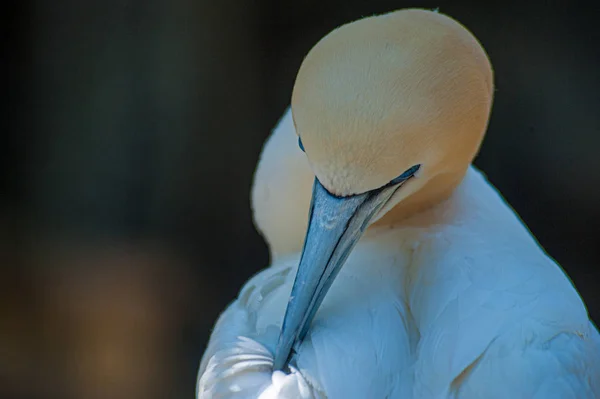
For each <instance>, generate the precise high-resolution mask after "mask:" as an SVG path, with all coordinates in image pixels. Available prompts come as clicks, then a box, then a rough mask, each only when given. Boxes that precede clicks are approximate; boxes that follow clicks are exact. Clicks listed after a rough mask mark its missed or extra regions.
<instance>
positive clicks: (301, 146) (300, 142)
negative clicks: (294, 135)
mask: <svg viewBox="0 0 600 399" xmlns="http://www.w3.org/2000/svg"><path fill="white" fill-rule="evenodd" d="M298 147H300V149H301V150H302V152H305V151H304V144H302V139H301V138H300V137H298Z"/></svg>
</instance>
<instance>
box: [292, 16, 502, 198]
mask: <svg viewBox="0 0 600 399" xmlns="http://www.w3.org/2000/svg"><path fill="white" fill-rule="evenodd" d="M492 96H493V74H492V69H491V65H490V62H489V60H488V58H487V56H486V53H485V51H484V50H483V48H482V47H481V45H480V44H479V43H478V41H477V40H476V39H475V37H474V36H473V35H472V34H471V33H470V32H469V31H468V30H467V29H466V28H464V27H463V26H462V25H461V24H459V23H458V22H456V21H454V20H453V19H451V18H449V17H447V16H445V15H442V14H439V13H436V12H432V11H425V10H418V9H409V10H401V11H396V12H392V13H389V14H386V15H381V16H375V17H370V18H365V19H362V20H359V21H356V22H352V23H349V24H347V25H344V26H342V27H340V28H338V29H336V30H334V31H332V32H331V33H329V34H328V35H327V36H325V37H324V38H323V39H322V40H321V41H319V42H318V43H317V44H316V45H315V46H314V47H313V48H312V50H311V51H310V52H309V53H308V55H307V56H306V58H305V60H304V62H303V63H302V66H301V67H300V71H299V73H298V77H297V79H296V83H295V86H294V91H293V95H292V114H293V119H294V124H295V127H296V132H297V134H298V135H299V136H300V138H301V140H302V143H303V145H304V148H305V150H306V156H307V157H308V162H309V163H310V165H311V168H312V170H313V172H314V174H315V175H316V177H317V178H318V179H319V181H320V182H321V184H323V186H324V187H325V188H326V189H327V190H328V191H329V192H331V193H332V194H335V195H339V196H349V195H352V194H360V193H364V192H367V191H369V190H373V189H375V188H378V187H381V186H383V185H385V184H386V183H388V182H390V181H391V180H392V179H394V178H396V177H397V176H398V175H400V174H402V173H403V172H404V171H406V170H407V169H408V168H410V167H411V166H413V165H417V164H420V165H421V169H420V171H419V177H420V178H419V179H414V182H411V187H412V188H411V189H409V187H408V185H407V187H406V188H403V190H400V191H399V192H402V193H403V194H404V195H405V196H406V195H408V194H410V193H412V192H414V191H415V190H418V189H419V188H420V187H422V186H423V185H426V184H427V182H428V181H431V180H432V179H433V178H434V177H435V176H437V175H447V174H448V175H453V176H456V175H460V176H461V177H462V175H464V173H465V171H466V169H467V167H468V165H469V164H470V163H471V161H472V159H473V158H474V156H475V154H476V152H477V150H478V148H479V146H480V143H481V140H482V138H483V135H484V132H485V129H486V125H487V121H488V117H489V112H490V108H491V103H492ZM452 180H457V179H452Z"/></svg>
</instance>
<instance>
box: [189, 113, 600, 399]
mask: <svg viewBox="0 0 600 399" xmlns="http://www.w3.org/2000/svg"><path fill="white" fill-rule="evenodd" d="M284 122H285V120H284ZM288 122H289V120H288ZM291 128H293V127H291V126H289V125H288V126H282V127H280V131H279V132H276V133H275V134H281V135H289V136H290V138H292V137H294V136H293V132H291V131H290V130H291ZM299 256H300V254H299V253H292V254H289V255H286V256H283V257H281V258H280V259H278V260H277V261H276V262H275V263H274V264H273V265H271V266H270V267H269V268H267V269H265V270H263V271H262V272H260V273H259V274H258V275H256V276H255V277H253V278H252V279H251V280H250V281H248V283H247V284H246V285H245V286H244V288H243V289H242V290H241V292H240V295H239V297H238V299H237V300H236V301H235V302H234V303H232V304H231V305H230V306H229V307H228V309H227V310H226V311H225V312H224V313H223V315H222V316H221V318H220V319H219V321H218V323H217V325H216V327H215V330H214V331H213V334H212V338H211V341H210V343H209V346H208V349H207V351H206V353H205V355H204V358H203V361H202V365H201V367H200V374H199V376H200V379H199V386H198V387H199V392H198V396H199V398H217V397H219V398H220V397H223V398H232V399H233V398H261V399H269V398H286V399H288V398H289V399H293V398H331V399H335V398H348V399H350V398H357V399H359V398H390V399H392V398H399V399H411V398H414V399H426V398H436V399H438V398H439V399H442V398H444V399H445V398H461V399H463V398H464V399H466V398H489V399H493V398H507V397H510V398H515V399H517V398H540V399H541V398H545V399H552V398H577V399H584V398H585V399H587V398H590V399H592V398H597V397H599V395H600V336H599V335H598V332H597V330H596V329H595V327H594V326H593V325H592V323H591V322H590V321H589V318H588V315H587V312H586V309H585V306H584V304H583V303H582V301H581V299H580V297H579V295H578V294H577V292H576V291H575V289H574V288H573V286H572V284H571V282H570V281H569V279H568V278H567V277H566V276H565V274H564V273H563V271H562V270H561V269H560V267H559V266H558V265H557V264H556V263H555V262H554V261H553V260H552V259H551V258H549V257H548V256H547V255H546V254H545V253H544V251H543V250H542V249H541V248H540V246H539V245H538V244H537V242H536V241H535V239H534V238H533V237H532V236H531V234H530V233H529V231H528V230H527V228H526V227H525V226H524V225H523V224H522V222H521V221H520V220H519V219H518V217H517V216H516V215H515V214H514V212H513V211H512V210H511V209H510V208H509V207H508V206H507V204H506V203H505V202H504V200H503V199H502V197H501V196H500V195H499V194H498V192H497V191H496V190H495V189H494V188H493V187H492V186H491V185H490V184H489V183H488V181H487V180H486V179H485V178H484V176H483V175H482V174H481V172H479V171H478V170H476V169H475V168H474V167H471V168H470V169H469V171H468V173H467V175H466V177H465V179H464V180H463V182H462V183H461V184H460V186H459V187H458V188H457V189H456V191H455V192H454V193H453V195H452V196H451V197H450V198H449V199H448V200H446V201H445V202H443V203H441V204H438V205H437V206H435V207H433V208H431V209H429V210H426V211H424V212H421V213H419V214H417V215H415V216H413V217H411V218H409V219H407V220H404V221H403V222H402V223H401V224H399V225H397V226H391V227H390V226H385V227H379V228H377V227H376V228H372V229H369V230H368V231H367V234H366V235H365V236H364V237H363V238H362V240H361V241H360V242H359V243H358V244H357V246H356V247H355V249H354V250H353V252H352V254H351V255H350V257H349V258H348V261H347V262H346V265H345V266H344V268H343V269H342V270H341V271H340V273H339V275H338V277H337V279H336V281H335V282H334V284H333V286H332V288H331V290H330V291H329V293H328V295H327V297H326V298H325V300H324V301H323V305H322V307H321V308H320V310H319V313H317V315H316V317H315V320H314V322H313V324H312V328H311V330H310V331H309V333H308V335H307V337H306V339H305V340H304V344H303V345H302V346H301V350H300V351H299V352H298V353H297V359H296V364H297V369H296V370H295V371H294V372H292V373H291V374H289V375H287V376H286V375H284V374H283V373H282V372H275V373H273V371H272V366H273V354H272V353H273V351H274V348H275V345H276V343H277V335H278V333H279V329H280V328H281V321H282V319H283V315H284V312H285V306H286V303H287V298H288V296H289V294H290V290H291V287H292V283H293V281H294V275H295V273H296V269H297V266H298V260H299ZM261 395H262V396H261Z"/></svg>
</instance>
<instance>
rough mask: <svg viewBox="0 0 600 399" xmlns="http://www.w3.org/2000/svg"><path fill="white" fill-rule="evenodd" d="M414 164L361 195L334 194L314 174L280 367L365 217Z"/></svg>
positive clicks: (409, 173) (357, 236) (276, 366)
mask: <svg viewBox="0 0 600 399" xmlns="http://www.w3.org/2000/svg"><path fill="white" fill-rule="evenodd" d="M418 169H419V165H416V166H413V167H412V168H410V169H409V170H407V171H406V172H404V173H403V174H402V175H400V176H399V177H398V178H396V179H394V180H392V181H391V182H390V183H389V184H387V185H385V186H383V187H381V188H379V189H376V190H372V191H369V192H366V193H363V194H357V195H352V196H348V197H337V196H335V195H333V194H331V193H329V192H328V191H327V189H326V188H325V187H323V186H322V185H321V183H320V182H319V180H318V179H317V178H315V182H314V185H313V193H312V202H311V206H310V211H309V217H308V231H307V232H306V238H305V240H304V248H303V250H302V256H301V258H300V265H299V266H298V272H297V274H296V279H295V280H294V286H293V288H292V293H291V295H290V299H289V301H288V305H287V310H286V312H285V317H284V319H283V326H282V329H281V334H280V335H279V342H278V344H277V350H276V352H275V361H274V365H273V367H274V369H275V370H283V369H284V368H286V366H287V364H288V362H289V361H290V360H291V357H292V354H293V352H295V351H296V349H297V347H298V345H300V344H301V343H302V340H303V339H304V337H305V336H306V333H307V331H308V329H309V327H310V324H311V322H312V320H313V318H314V316H315V313H316V312H317V310H318V309H319V306H320V305H321V302H323V298H325V295H326V294H327V291H328V290H329V287H331V284H332V283H333V280H334V279H335V277H336V276H337V274H338V272H339V271H340V269H341V268H342V266H343V265H344V262H345V261H346V259H347V258H348V255H350V252H351V251H352V249H353V248H354V246H355V245H356V243H357V242H358V240H359V239H360V237H361V236H362V235H363V233H364V231H365V229H366V228H367V227H368V225H369V222H370V221H371V220H372V219H373V217H374V216H375V215H377V213H378V212H379V211H380V210H381V208H382V207H383V206H384V205H385V204H386V203H387V201H388V200H389V199H390V198H391V197H392V195H393V194H394V193H395V192H396V190H397V189H398V188H399V187H400V186H402V184H404V183H405V182H406V181H407V180H409V179H410V178H411V177H413V176H414V174H415V173H416V172H417V170H418Z"/></svg>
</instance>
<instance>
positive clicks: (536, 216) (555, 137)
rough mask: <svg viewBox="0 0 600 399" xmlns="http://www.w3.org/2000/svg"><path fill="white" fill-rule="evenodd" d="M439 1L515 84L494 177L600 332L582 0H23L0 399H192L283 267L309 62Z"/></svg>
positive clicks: (505, 108)
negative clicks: (256, 281)
mask: <svg viewBox="0 0 600 399" xmlns="http://www.w3.org/2000/svg"><path fill="white" fill-rule="evenodd" d="M409 6H418V7H425V8H436V7H439V8H440V11H441V12H444V13H447V14H449V15H451V16H453V17H455V18H456V19H458V20H459V21H461V22H462V23H463V24H465V25H466V26H467V27H468V28H469V29H470V30H471V31H472V32H474V33H475V35H476V36H477V37H478V38H479V39H480V41H481V42H482V43H483V45H484V47H485V48H486V49H487V51H488V53H489V55H490V57H491V60H492V62H493V64H494V66H495V71H496V87H497V91H496V99H495V106H494V110H493V114H492V119H491V123H490V126H489V132H488V136H487V139H486V141H485V144H484V146H483V149H482V151H481V154H480V155H479V157H478V158H477V160H476V164H477V165H478V166H479V167H480V168H482V169H483V170H484V171H485V172H486V173H487V175H488V176H489V178H490V179H491V181H492V182H493V183H494V184H495V185H497V186H498V187H499V188H500V190H501V191H502V193H503V194H504V195H505V196H506V198H507V199H508V200H509V202H510V203H511V204H512V206H513V207H514V208H515V209H516V210H517V211H518V212H519V214H520V215H521V217H522V218H523V219H524V221H525V222H526V223H527V224H528V225H529V227H530V228H531V230H532V231H533V233H534V234H535V235H536V236H537V237H538V239H539V241H540V242H541V244H542V245H543V246H544V247H545V248H546V249H547V251H548V252H549V253H550V254H551V255H552V256H553V257H554V258H556V259H557V260H558V261H559V262H560V263H561V264H562V265H563V267H564V269H565V270H566V271H567V272H568V274H569V276H570V277H571V278H572V280H573V282H574V283H575V285H576V286H577V288H578V289H579V291H580V292H581V294H582V296H583V297H584V299H585V300H586V302H587V304H588V307H589V310H590V313H591V315H592V317H593V318H594V319H595V320H596V321H599V320H600V292H599V283H600V267H599V265H600V244H599V241H598V236H599V234H598V231H599V228H600V207H599V206H598V205H600V155H599V149H600V74H599V73H598V66H599V65H600V51H599V50H598V43H600V28H599V26H598V14H597V13H596V12H594V11H593V10H592V9H589V8H588V7H587V6H584V4H583V3H579V2H576V1H569V2H567V1H563V2H554V3H545V4H541V3H536V2H529V1H521V2H518V3H515V4H508V3H506V2H498V4H497V5H492V4H491V2H466V1H443V0H438V1H436V2H433V1H422V2H418V1H413V2H409V1H401V0H396V1H391V0H371V1H359V0H319V1H314V0H307V1H277V0H254V1H250V0H221V1H206V0H169V1H166V0H165V1H158V0H143V1H142V0H102V1H99V0H86V1H80V0H56V1H47V0H26V1H16V0H10V1H7V2H5V3H4V5H3V9H2V12H1V14H0V15H1V18H2V23H1V24H0V30H1V32H2V52H1V68H2V70H1V76H2V82H3V85H2V95H3V97H4V102H3V103H4V105H3V106H2V115H1V117H0V124H1V132H2V140H1V141H0V179H1V180H0V193H1V200H0V265H1V269H0V397H1V398H7V399H8V398H18V399H21V398H23V399H24V398H74V399H79V398H81V399H88V398H89V399H92V398H99V399H104V398H115V399H120V398H128V399H137V398H140V399H141V398H144V399H152V398H192V397H193V395H194V385H195V377H196V369H197V366H198V362H199V360H200V356H201V354H202V352H203V348H204V346H205V344H206V341H207V339H208V336H209V333H210V329H211V326H212V324H213V323H214V321H215V319H216V317H217V316H218V314H219V312H220V311H221V310H222V309H224V307H225V306H226V305H227V304H228V302H230V301H231V300H232V299H233V298H234V297H235V295H236V294H237V292H238V290H239V288H240V287H241V286H242V284H243V282H244V281H245V280H246V279H247V278H249V277H250V276H251V275H252V274H253V273H255V272H256V271H258V270H259V269H260V268H262V267H264V266H266V265H267V264H268V252H267V247H266V245H265V244H264V242H263V241H262V239H261V238H260V236H259V235H258V234H257V233H256V231H255V230H254V227H253V225H252V219H251V212H250V208H249V190H250V186H251V181H252V175H253V169H254V166H255V164H256V162H257V159H258V156H259V152H260V149H261V146H262V143H263V141H264V140H265V138H266V137H267V135H268V134H269V131H270V129H271V128H272V127H273V126H274V125H275V123H276V121H277V119H278V118H279V117H280V115H281V114H282V112H283V111H284V109H285V108H286V106H287V105H288V102H289V99H290V93H291V89H292V86H293V83H294V77H295V74H296V71H297V69H298V67H299V65H300V63H301V61H302V58H303V56H304V55H305V54H306V52H307V51H308V50H309V49H310V48H311V46H312V45H313V44H314V43H315V42H316V41H317V40H318V39H319V38H321V37H322V36H323V35H324V34H326V33H327V32H328V31H330V30H331V29H333V28H335V27H336V26H338V25H340V24H342V23H345V22H348V21H351V20H354V19H358V18H360V17H362V16H367V15H371V14H374V13H381V12H385V11H390V10H394V9H397V8H403V7H409Z"/></svg>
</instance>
